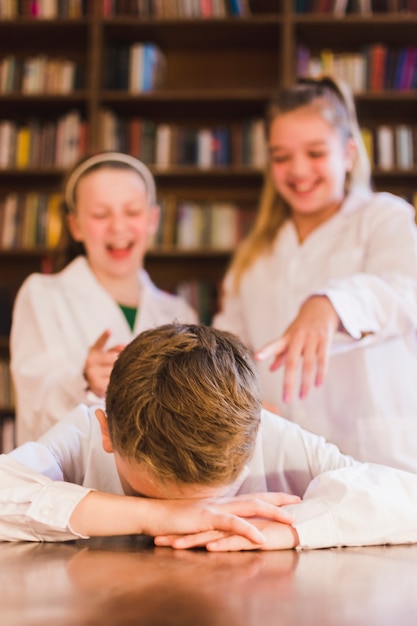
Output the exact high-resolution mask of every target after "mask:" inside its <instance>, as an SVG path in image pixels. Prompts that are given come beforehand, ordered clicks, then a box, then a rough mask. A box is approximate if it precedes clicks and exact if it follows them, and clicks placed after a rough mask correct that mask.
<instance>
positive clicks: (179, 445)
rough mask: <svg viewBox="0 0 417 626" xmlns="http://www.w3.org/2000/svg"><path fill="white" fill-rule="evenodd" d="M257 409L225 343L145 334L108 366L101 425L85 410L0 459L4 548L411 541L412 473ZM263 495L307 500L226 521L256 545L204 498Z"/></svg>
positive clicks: (173, 333) (243, 364)
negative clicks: (118, 541)
mask: <svg viewBox="0 0 417 626" xmlns="http://www.w3.org/2000/svg"><path fill="white" fill-rule="evenodd" d="M260 397H261V395H260V390H259V385H258V379H257V376H256V374H255V366H254V363H253V361H252V358H251V356H250V354H249V352H248V351H247V350H246V348H245V347H244V346H243V344H241V343H240V341H239V340H238V339H237V338H236V337H234V336H233V335H231V334H229V333H226V332H222V331H218V330H215V329H213V328H208V327H205V326H195V325H190V324H188V325H187V324H168V325H165V326H160V327H158V328H155V329H152V330H148V331H145V332H143V333H141V334H140V335H139V336H138V337H137V338H136V339H134V340H133V341H132V342H131V343H130V344H129V345H128V346H127V347H126V348H125V349H124V350H123V352H122V353H121V354H120V355H119V357H118V359H117V361H116V363H115V365H114V367H113V370H112V374H111V378H110V384H109V387H108V390H107V396H106V413H105V412H104V411H103V410H102V409H96V411H93V410H92V409H90V411H89V410H88V409H87V408H86V407H83V406H80V407H78V408H77V409H75V410H74V411H73V412H72V413H71V414H70V415H69V416H68V417H67V418H66V419H64V420H62V421H60V422H59V423H58V424H57V425H56V426H54V427H53V428H52V429H51V430H50V431H49V432H48V433H46V434H45V435H44V436H43V437H42V438H41V439H40V440H39V441H38V442H37V443H27V444H24V445H23V446H21V447H20V448H17V449H16V450H15V451H13V452H12V453H10V454H9V455H6V456H3V457H2V460H1V463H0V486H1V485H4V487H1V489H0V538H2V539H9V540H10V539H29V540H57V541H58V540H66V539H74V538H76V537H78V536H92V535H100V534H103V535H104V534H113V535H117V534H133V533H146V534H152V535H154V536H155V543H157V544H158V545H171V546H172V547H175V548H188V547H193V546H196V545H205V546H206V547H207V548H208V549H210V550H241V549H257V548H261V549H280V548H292V547H295V546H300V547H305V548H321V547H330V546H338V545H371V544H379V543H406V542H417V506H416V501H417V475H414V474H410V473H407V472H403V471H401V470H395V469H392V468H388V467H384V466H380V465H368V464H363V463H359V462H357V461H355V460H354V459H352V458H351V457H347V456H344V455H342V454H341V453H340V452H339V450H338V449H337V448H336V447H335V446H333V445H331V444H328V443H326V442H325V441H324V440H323V439H322V438H321V437H318V436H316V435H313V434H311V433H308V432H307V431H304V430H302V429H301V428H299V427H298V426H296V425H294V424H291V423H290V422H288V421H286V420H284V419H282V418H279V417H278V416H276V415H272V414H270V413H268V412H266V411H262V409H261V400H260ZM94 413H95V417H97V420H96V419H95V417H94ZM106 453H108V454H106ZM62 481H67V482H62ZM91 489H99V490H100V491H99V492H91ZM104 492H107V493H104ZM258 492H287V493H291V494H295V496H304V501H303V502H301V503H298V498H297V497H290V496H285V495H284V494H279V493H278V494H274V493H271V494H269V496H268V495H263V496H261V498H263V500H262V499H261V500H260V501H259V496H257V497H256V499H255V501H254V504H253V505H251V504H250V503H246V508H245V510H244V511H243V512H242V510H239V509H238V508H235V509H233V508H229V509H226V511H227V510H231V511H232V512H235V513H237V514H238V515H242V516H246V517H251V520H250V521H251V524H253V528H256V529H257V530H258V531H261V532H262V537H259V535H257V536H255V537H254V536H253V535H252V536H251V535H250V533H249V532H247V530H246V528H247V527H245V530H243V526H242V524H244V523H245V521H244V520H240V522H241V525H240V526H239V527H237V522H236V518H233V520H234V525H233V524H231V523H229V526H228V525H227V522H224V517H223V518H221V520H222V521H221V523H217V524H216V522H218V520H219V518H220V517H221V516H219V515H218V516H217V518H215V519H213V518H210V514H211V513H210V508H209V507H210V500H209V501H207V500H201V499H202V498H204V499H207V498H208V499H213V498H214V499H216V500H215V502H216V503H218V502H219V501H220V502H221V499H222V498H225V497H227V498H230V497H231V496H235V495H238V494H251V493H252V494H254V493H256V494H258ZM123 493H124V494H126V496H127V497H121V494H123ZM112 494H120V495H112ZM130 496H135V497H130ZM166 498H170V499H171V500H170V501H166V500H165V499H166ZM219 499H220V500H219ZM211 501H212V500H211ZM238 502H239V501H237V502H234V501H233V500H232V501H231V502H228V503H225V504H224V506H228V507H233V506H235V507H237V506H238ZM280 504H282V505H291V506H289V508H288V507H287V508H286V509H282V508H279V507H277V506H273V505H280ZM214 506H216V505H214ZM217 506H218V505H217ZM251 506H252V511H249V509H250V507H251ZM199 507H200V513H201V515H198V514H196V512H195V511H196V509H197V510H198V509H199ZM205 507H206V508H205ZM217 510H218V511H219V512H220V511H221V509H217ZM272 511H275V514H274V513H273V512H272ZM188 514H190V515H191V517H190V518H189V519H188V518H187V515H188ZM290 515H291V516H292V517H290ZM208 518H210V519H208ZM246 523H247V522H246ZM199 531H201V532H199Z"/></svg>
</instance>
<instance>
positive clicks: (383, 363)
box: [214, 77, 417, 472]
mask: <svg viewBox="0 0 417 626" xmlns="http://www.w3.org/2000/svg"><path fill="white" fill-rule="evenodd" d="M266 126H267V136H268V145H269V166H268V171H267V174H266V180H265V185H264V192H263V197H262V199H261V204H260V209H259V213H258V217H257V222H256V224H255V226H254V228H253V231H252V232H251V234H250V235H249V236H248V238H247V239H246V241H245V242H244V243H243V245H242V246H241V247H240V249H239V250H238V251H237V254H236V256H235V258H234V260H233V263H232V266H231V268H230V271H229V273H228V275H227V278H226V280H225V283H224V296H223V305H222V310H221V312H220V313H219V315H218V316H217V318H215V320H214V324H215V325H216V326H217V327H218V328H221V329H224V330H230V331H232V332H235V333H236V334H238V335H239V336H240V338H241V339H242V340H243V341H244V342H245V343H246V344H247V345H248V346H249V347H250V348H251V349H252V350H253V351H254V352H255V356H256V358H257V360H258V365H259V368H260V373H261V379H262V385H263V396H264V401H265V404H266V405H268V406H269V407H271V406H272V407H273V408H274V410H275V411H276V412H278V413H280V414H281V415H282V416H284V417H286V418H288V419H289V420H291V421H293V422H296V423H298V424H300V425H301V426H303V427H304V428H306V429H307V430H310V431H313V432H315V433H318V434H319V435H324V436H325V437H326V438H327V439H328V440H330V441H331V442H333V443H336V444H337V445H338V446H339V448H340V449H341V450H342V451H343V452H345V453H347V454H351V455H352V456H355V457H356V458H358V459H360V460H362V461H373V462H376V463H384V464H387V465H394V466H396V467H399V468H402V469H406V470H411V471H413V472H417V384H416V381H417V344H416V337H417V335H416V331H417V229H416V225H415V223H414V217H415V213H414V210H413V208H412V207H411V206H410V205H409V204H408V203H406V202H405V201H404V200H402V199H401V198H399V197H396V196H394V195H393V194H390V193H376V192H373V191H372V189H371V184H370V164H369V159H368V157H367V155H366V151H365V149H364V145H363V141H362V139H361V135H360V130H359V126H358V123H357V119H356V112H355V107H354V103H353V98H352V95H351V93H350V91H349V89H348V88H347V87H346V85H344V83H336V81H334V80H333V79H332V78H329V77H323V78H316V79H315V78H311V79H310V78H307V79H300V80H298V81H297V82H296V83H295V84H294V85H293V86H291V87H289V88H288V89H285V90H283V91H282V92H281V93H280V94H279V95H278V98H277V99H276V101H275V102H273V103H271V106H270V108H269V112H268V115H267V120H266Z"/></svg>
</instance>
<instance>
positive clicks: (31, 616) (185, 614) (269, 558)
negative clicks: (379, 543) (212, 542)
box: [0, 537, 417, 626]
mask: <svg viewBox="0 0 417 626" xmlns="http://www.w3.org/2000/svg"><path fill="white" fill-rule="evenodd" d="M0 589H1V604H0V624H1V626H23V625H25V626H48V625H54V626H70V625H71V626H84V625H85V626H87V625H88V626H96V625H97V626H98V625H99V624H100V625H103V624H108V625H111V626H126V625H128V624H129V625H133V624H135V625H138V626H177V625H178V626H272V625H273V626H280V625H285V626H304V625H307V624H308V625H309V626H315V625H317V626H318V625H320V626H327V625H332V626H333V625H336V624H337V626H344V625H346V626H355V625H358V626H359V625H360V626H389V625H391V624H395V625H397V624H398V626H411V625H412V626H415V625H416V624H417V546H396V547H372V548H350V549H334V550H312V551H303V552H297V551H294V550H291V551H290V550H288V551H283V552H238V553H229V554H215V553H207V552H205V551H204V550H192V551H183V552H179V551H173V550H171V549H169V548H154V547H153V545H152V542H151V540H149V539H146V538H141V537H136V538H133V537H124V538H110V539H101V540H87V541H77V542H72V543H64V544H32V543H16V544H9V543H4V544H0Z"/></svg>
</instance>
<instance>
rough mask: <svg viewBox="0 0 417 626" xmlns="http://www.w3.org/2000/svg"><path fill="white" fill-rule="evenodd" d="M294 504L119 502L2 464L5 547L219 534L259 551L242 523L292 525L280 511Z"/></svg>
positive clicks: (256, 536)
mask: <svg viewBox="0 0 417 626" xmlns="http://www.w3.org/2000/svg"><path fill="white" fill-rule="evenodd" d="M294 501H296V499H295V498H293V497H292V496H287V495H285V494H256V495H255V494H254V495H251V496H244V497H239V498H232V499H225V500H224V501H221V502H209V501H203V500H188V501H187V500H171V501H168V500H151V499H146V498H136V497H128V496H119V495H113V494H107V493H102V492H97V491H91V490H89V489H87V488H85V487H81V486H79V485H74V484H72V483H67V482H63V481H59V480H58V481H54V480H51V479H50V478H48V477H46V476H44V475H42V474H39V473H37V472H34V471H33V470H31V469H29V468H28V467H26V466H25V465H22V464H21V463H19V462H18V461H16V460H15V459H13V458H11V457H8V456H7V455H2V456H1V458H0V540H2V541H67V540H73V539H77V538H79V537H88V536H106V535H125V534H148V535H156V534H166V533H175V534H184V533H186V534H191V533H198V532H202V531H209V530H220V531H224V532H227V533H233V534H237V535H243V536H245V537H247V538H248V539H249V540H250V541H251V542H253V543H254V545H260V544H261V543H262V542H263V536H262V534H261V533H260V531H258V530H257V529H256V528H255V526H254V525H252V524H251V523H250V522H248V521H246V520H245V519H242V518H244V517H253V516H264V517H267V518H268V519H275V520H283V519H287V520H288V514H287V513H286V512H285V511H283V510H282V509H281V508H280V505H281V504H285V503H288V502H294Z"/></svg>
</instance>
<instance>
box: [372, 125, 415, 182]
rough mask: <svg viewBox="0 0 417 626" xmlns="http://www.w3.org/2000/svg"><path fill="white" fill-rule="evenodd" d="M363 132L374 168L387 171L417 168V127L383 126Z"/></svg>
mask: <svg viewBox="0 0 417 626" xmlns="http://www.w3.org/2000/svg"><path fill="white" fill-rule="evenodd" d="M361 132H362V137H363V139H364V142H365V146H366V148H367V152H368V155H369V158H370V160H371V164H372V166H374V167H378V168H380V169H382V170H386V171H389V170H393V169H399V170H412V169H414V168H416V167H417V126H411V125H407V124H397V125H395V126H389V125H387V124H381V125H379V126H376V127H375V128H362V129H361Z"/></svg>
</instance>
